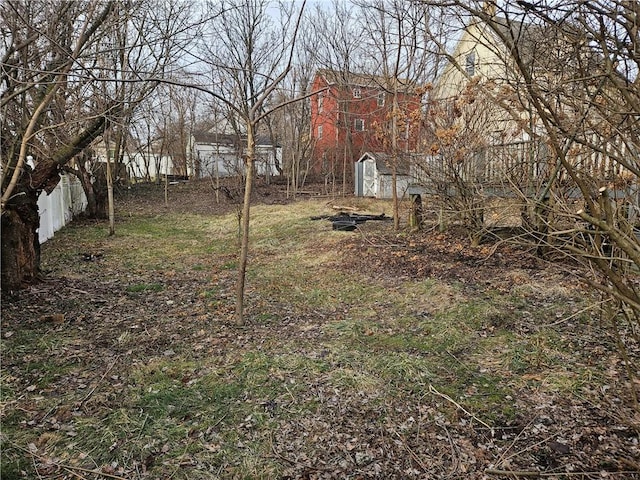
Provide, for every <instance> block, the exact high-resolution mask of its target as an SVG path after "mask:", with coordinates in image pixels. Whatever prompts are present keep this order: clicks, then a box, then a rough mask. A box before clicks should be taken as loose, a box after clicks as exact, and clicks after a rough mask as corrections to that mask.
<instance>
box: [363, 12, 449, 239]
mask: <svg viewBox="0 0 640 480" xmlns="http://www.w3.org/2000/svg"><path fill="white" fill-rule="evenodd" d="M360 11H361V12H362V15H361V16H360V18H361V22H362V29H363V31H364V32H366V33H367V35H368V38H366V37H365V39H364V43H365V44H366V45H367V50H368V51H369V52H375V54H374V55H372V59H373V60H372V62H373V63H374V65H373V71H376V72H381V75H379V76H377V77H375V78H376V79H377V81H378V83H379V84H380V85H379V87H380V88H381V90H382V92H384V93H385V97H386V98H383V101H382V102H379V103H382V106H384V105H385V101H388V102H389V103H390V104H391V107H390V108H388V107H387V108H388V115H387V118H388V122H386V124H384V125H380V126H379V131H378V135H379V136H380V137H381V138H382V139H383V144H384V145H385V146H386V149H387V150H388V152H389V154H390V157H389V158H390V163H391V165H389V167H390V169H391V175H392V182H391V193H392V200H393V219H394V227H395V229H396V230H398V229H399V228H400V209H399V198H398V188H397V176H398V168H399V167H400V163H401V160H402V157H403V156H404V157H406V156H407V155H406V154H407V153H409V151H410V150H415V146H416V137H417V134H416V130H417V129H418V127H419V126H420V121H419V109H420V107H421V101H420V97H421V95H422V93H423V92H424V90H423V84H424V83H425V82H426V81H427V80H428V79H431V80H433V77H434V75H435V73H436V70H435V69H434V68H433V67H434V66H436V65H437V63H436V62H435V59H434V58H435V57H433V56H432V55H431V52H430V51H429V49H428V48H427V46H428V45H427V43H428V41H429V36H430V33H429V32H430V28H431V25H430V22H431V21H432V19H431V15H430V12H429V9H428V7H426V6H424V5H422V4H419V3H406V2H402V1H397V0H391V1H388V0H377V1H375V2H363V3H362V4H361V5H360ZM403 163H405V164H407V163H408V158H405V159H404V162H403Z"/></svg>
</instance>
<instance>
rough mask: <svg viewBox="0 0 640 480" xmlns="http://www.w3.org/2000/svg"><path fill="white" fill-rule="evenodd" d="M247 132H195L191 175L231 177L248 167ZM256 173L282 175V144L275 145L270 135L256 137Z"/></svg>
mask: <svg viewBox="0 0 640 480" xmlns="http://www.w3.org/2000/svg"><path fill="white" fill-rule="evenodd" d="M245 145H246V136H245V135H233V134H222V133H216V132H200V133H196V134H194V135H192V137H191V141H190V155H191V158H190V161H189V164H188V165H187V174H188V175H189V177H190V178H204V177H216V176H220V177H231V176H236V175H242V173H243V171H244V159H243V157H244V148H245ZM255 149H256V150H255V151H256V159H255V166H256V173H257V174H258V175H267V174H268V175H270V176H276V175H279V172H278V168H277V166H279V165H281V162H282V147H281V146H280V145H274V144H273V143H272V142H271V141H270V140H269V138H268V137H263V136H260V137H258V138H257V139H256V147H255Z"/></svg>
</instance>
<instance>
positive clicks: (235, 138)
mask: <svg viewBox="0 0 640 480" xmlns="http://www.w3.org/2000/svg"><path fill="white" fill-rule="evenodd" d="M193 140H194V142H195V143H199V144H204V145H227V146H236V145H238V144H244V143H246V141H247V136H246V135H245V134H241V135H232V134H227V133H216V132H195V133H194V134H193ZM256 145H263V146H273V142H272V141H271V139H270V138H269V137H268V136H267V135H258V136H257V137H256ZM275 146H277V147H279V146H280V145H277V144H276V145H275Z"/></svg>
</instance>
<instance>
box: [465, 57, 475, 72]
mask: <svg viewBox="0 0 640 480" xmlns="http://www.w3.org/2000/svg"><path fill="white" fill-rule="evenodd" d="M465 71H466V72H467V75H469V76H470V77H473V76H474V75H475V74H476V52H474V51H471V52H469V54H468V55H467V58H466V60H465Z"/></svg>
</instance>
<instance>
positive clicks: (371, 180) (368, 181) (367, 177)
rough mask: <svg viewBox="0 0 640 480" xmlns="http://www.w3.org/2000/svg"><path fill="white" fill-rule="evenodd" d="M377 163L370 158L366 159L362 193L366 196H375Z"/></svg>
mask: <svg viewBox="0 0 640 480" xmlns="http://www.w3.org/2000/svg"><path fill="white" fill-rule="evenodd" d="M375 177H376V164H375V161H374V160H372V159H370V158H368V159H366V160H365V161H364V172H363V175H362V195H363V196H365V197H375V195H376V190H375V183H376V179H375Z"/></svg>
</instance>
